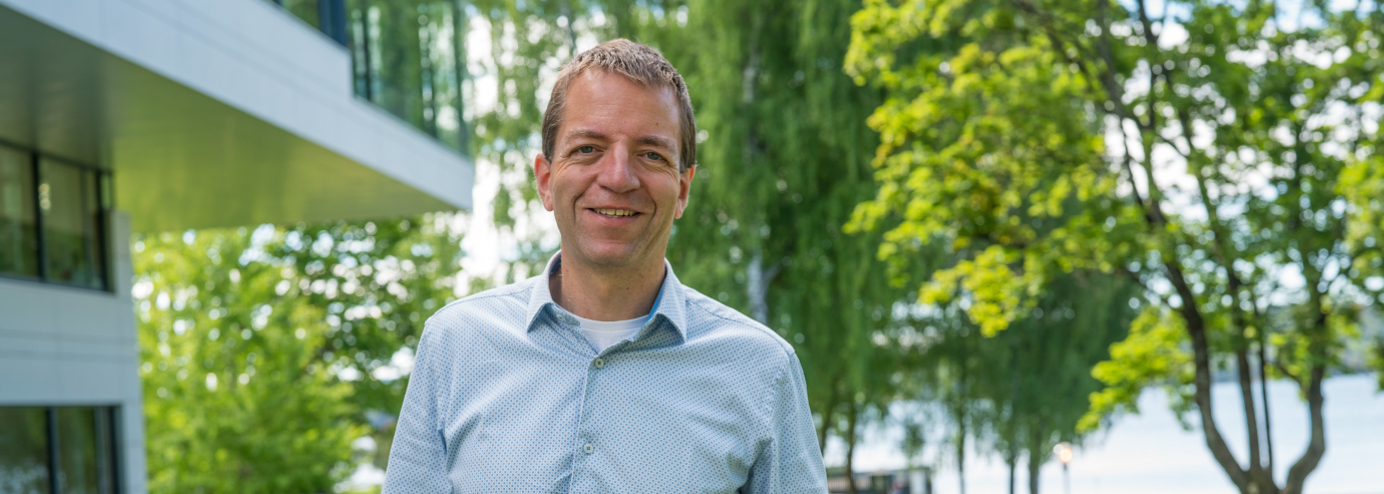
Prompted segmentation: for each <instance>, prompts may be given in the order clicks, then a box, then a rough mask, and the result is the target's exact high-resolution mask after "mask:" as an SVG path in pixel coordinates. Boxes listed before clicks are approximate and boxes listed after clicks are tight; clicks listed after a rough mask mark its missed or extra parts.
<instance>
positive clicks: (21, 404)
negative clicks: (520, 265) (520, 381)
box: [0, 0, 473, 494]
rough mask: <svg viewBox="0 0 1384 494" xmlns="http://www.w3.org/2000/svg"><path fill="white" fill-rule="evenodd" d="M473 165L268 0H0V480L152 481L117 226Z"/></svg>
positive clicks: (331, 211) (460, 178)
mask: <svg viewBox="0 0 1384 494" xmlns="http://www.w3.org/2000/svg"><path fill="white" fill-rule="evenodd" d="M337 5H340V3H337ZM472 177H473V173H472V164H471V163H470V162H469V161H468V160H466V159H465V158H463V157H461V156H460V155H459V154H457V153H456V152H454V151H452V150H451V149H449V148H447V147H445V146H443V145H442V144H441V143H439V142H438V141H437V140H435V139H433V138H431V137H429V136H427V135H425V134H423V133H422V132H419V131H418V130H415V129H414V128H413V127H411V126H409V125H407V124H405V123H403V122H402V121H400V120H398V119H396V118H394V117H393V116H392V115H389V114H388V113H386V112H384V111H383V110H380V109H379V108H377V107H375V106H374V105H372V104H371V103H370V102H368V101H363V100H360V99H358V98H357V97H355V96H354V95H353V91H352V68H351V55H350V54H349V53H348V51H347V50H346V49H345V48H343V47H342V46H341V45H340V44H338V43H337V42H336V41H333V40H332V39H331V38H329V37H328V36H325V35H323V34H322V33H321V32H318V31H317V30H315V29H314V28H312V27H311V26H309V25H307V24H305V23H303V22H301V21H299V20H298V19H296V18H294V17H292V16H291V15H289V14H288V13H287V12H284V11H283V10H282V9H280V8H279V7H277V6H275V5H274V4H273V3H271V2H269V1H266V0H215V1H188V0H0V492H4V493H24V494H28V493H50V492H82V493H88V492H89V493H93V494H97V493H100V494H105V493H121V494H138V493H143V492H145V491H146V487H145V478H146V471H145V460H144V458H145V455H144V437H143V436H144V432H143V431H144V424H143V422H144V418H143V413H142V411H141V401H142V397H141V388H140V382H139V376H138V370H137V367H138V365H139V362H138V350H137V343H136V330H135V316H134V307H133V304H132V301H131V296H130V286H129V280H131V277H132V272H131V270H132V267H131V260H130V251H129V237H130V234H131V232H157V231H170V230H182V229H186V228H199V227H214V226H233V225H253V224H258V223H265V222H275V223H285V222H297V221H305V220H323V219H363V218H378V217H390V216H398V215H406V214H417V213H422V212H429V211H443V210H456V209H468V208H470V206H471V182H472Z"/></svg>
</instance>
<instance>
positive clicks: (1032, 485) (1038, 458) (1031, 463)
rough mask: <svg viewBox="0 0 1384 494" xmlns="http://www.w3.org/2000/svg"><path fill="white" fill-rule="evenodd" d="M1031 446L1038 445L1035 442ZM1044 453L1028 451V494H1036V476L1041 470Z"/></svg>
mask: <svg viewBox="0 0 1384 494" xmlns="http://www.w3.org/2000/svg"><path fill="white" fill-rule="evenodd" d="M1033 444H1035V445H1037V444H1040V443H1038V442H1036V441H1035V442H1034V443H1033ZM1035 449H1036V448H1035ZM1045 453H1046V452H1041V453H1040V452H1038V451H1034V450H1033V449H1030V450H1029V451H1028V494H1038V475H1039V474H1040V473H1041V472H1042V470H1043V460H1044V459H1046V458H1047V455H1046V454H1045ZM1064 494H1065V493H1064Z"/></svg>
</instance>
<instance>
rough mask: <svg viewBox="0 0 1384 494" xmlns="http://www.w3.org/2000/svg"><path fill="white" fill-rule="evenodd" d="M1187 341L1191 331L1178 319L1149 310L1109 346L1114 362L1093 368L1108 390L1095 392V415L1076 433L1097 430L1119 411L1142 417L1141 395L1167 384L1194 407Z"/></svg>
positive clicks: (1156, 309)
mask: <svg viewBox="0 0 1384 494" xmlns="http://www.w3.org/2000/svg"><path fill="white" fill-rule="evenodd" d="M1186 342H1187V331H1186V328H1184V327H1183V326H1182V319H1180V318H1178V317H1177V315H1175V314H1173V313H1171V312H1169V311H1167V310H1166V309H1163V308H1160V307H1149V308H1146V309H1144V311H1143V312H1142V313H1140V314H1139V317H1138V318H1136V319H1134V322H1133V323H1131V324H1130V326H1129V337H1128V338H1126V339H1125V340H1124V341H1121V342H1119V343H1116V344H1114V345H1111V346H1110V360H1107V361H1104V362H1101V363H1099V364H1096V366H1095V367H1094V368H1092V369H1091V375H1092V376H1095V378H1096V379H1099V380H1100V381H1101V383H1103V384H1105V389H1102V390H1100V391H1097V392H1095V393H1092V394H1091V397H1090V402H1091V406H1090V411H1089V412H1087V413H1086V414H1085V416H1083V417H1082V418H1081V420H1080V422H1078V423H1077V427H1076V429H1077V430H1078V431H1082V432H1086V431H1092V430H1095V429H1097V428H1098V427H1100V425H1101V424H1100V421H1101V420H1102V419H1105V418H1107V417H1109V416H1111V415H1112V414H1115V413H1117V412H1121V411H1124V412H1131V413H1139V408H1138V401H1139V395H1140V394H1142V393H1143V390H1144V388H1145V387H1147V386H1153V385H1166V386H1167V387H1168V391H1169V395H1171V396H1174V397H1180V398H1179V399H1178V402H1179V403H1184V404H1185V405H1186V406H1190V405H1191V399H1190V397H1188V394H1189V393H1187V392H1186V388H1187V387H1188V386H1189V385H1190V384H1191V383H1192V375H1193V370H1192V358H1191V356H1190V355H1188V354H1187V351H1186V350H1185V349H1184V346H1185V344H1186ZM1179 415H1180V414H1179Z"/></svg>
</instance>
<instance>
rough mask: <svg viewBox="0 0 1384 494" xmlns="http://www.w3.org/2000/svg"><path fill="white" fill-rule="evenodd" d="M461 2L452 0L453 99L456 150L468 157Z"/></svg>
mask: <svg viewBox="0 0 1384 494" xmlns="http://www.w3.org/2000/svg"><path fill="white" fill-rule="evenodd" d="M461 1H462V0H452V69H453V71H454V72H455V73H456V75H455V78H456V88H455V89H454V90H455V91H456V96H455V97H454V99H455V100H456V101H455V103H456V107H457V150H458V151H461V154H462V156H467V157H470V156H471V125H470V124H469V123H467V122H466V97H465V92H463V91H462V88H464V87H465V83H466V80H467V79H469V78H470V74H469V73H468V72H469V71H468V70H467V68H466V61H467V58H468V57H467V53H466V33H467V32H468V27H469V25H470V22H468V20H467V18H466V9H465V8H463V7H462V5H461ZM569 22H570V21H569Z"/></svg>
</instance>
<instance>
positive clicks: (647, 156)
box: [644, 151, 663, 161]
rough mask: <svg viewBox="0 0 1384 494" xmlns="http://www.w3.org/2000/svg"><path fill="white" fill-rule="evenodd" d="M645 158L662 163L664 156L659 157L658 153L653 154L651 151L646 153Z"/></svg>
mask: <svg viewBox="0 0 1384 494" xmlns="http://www.w3.org/2000/svg"><path fill="white" fill-rule="evenodd" d="M644 157H645V158H649V159H651V160H654V161H661V160H662V159H663V157H662V156H659V154H658V153H655V152H652V151H650V152H648V153H644Z"/></svg>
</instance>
